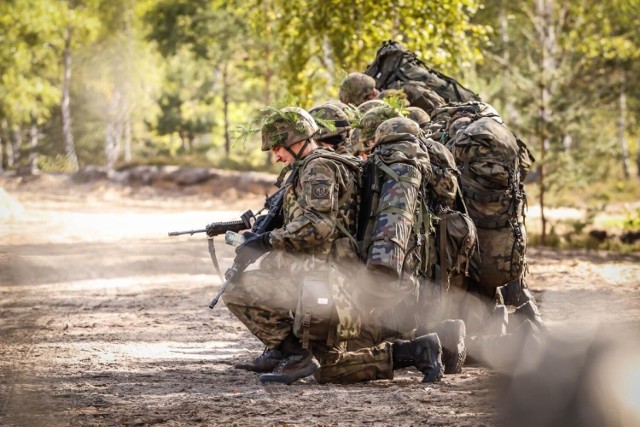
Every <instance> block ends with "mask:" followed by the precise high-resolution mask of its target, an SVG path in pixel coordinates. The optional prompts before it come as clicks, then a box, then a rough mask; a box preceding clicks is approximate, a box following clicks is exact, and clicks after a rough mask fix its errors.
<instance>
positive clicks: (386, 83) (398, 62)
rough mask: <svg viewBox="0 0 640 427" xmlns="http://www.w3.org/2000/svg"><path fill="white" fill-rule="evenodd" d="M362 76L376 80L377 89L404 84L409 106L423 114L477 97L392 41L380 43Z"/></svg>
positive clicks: (473, 99)
mask: <svg viewBox="0 0 640 427" xmlns="http://www.w3.org/2000/svg"><path fill="white" fill-rule="evenodd" d="M364 74H367V75H369V76H371V77H373V78H374V79H375V80H376V87H377V88H378V89H379V90H385V89H394V88H395V89H399V88H401V87H402V86H405V85H408V86H409V89H410V90H405V92H407V96H408V99H409V102H411V105H415V106H417V107H420V108H422V109H424V110H425V111H426V112H427V113H431V111H432V110H433V108H434V107H435V106H439V105H442V104H443V103H447V102H465V101H479V100H480V97H479V96H478V94H476V93H474V92H472V91H471V90H469V89H467V88H466V87H464V86H462V85H461V84H460V83H459V82H458V81H456V80H455V79H453V78H452V77H449V76H446V75H444V74H442V73H441V72H439V71H436V70H434V69H432V68H430V67H428V66H427V65H426V64H425V63H424V62H422V61H421V60H419V59H418V58H417V56H416V54H415V53H413V52H411V51H410V50H408V49H406V48H405V47H403V46H402V45H401V44H400V43H398V42H396V41H393V40H387V41H384V42H383V43H382V46H381V47H380V48H379V49H378V51H377V53H376V57H375V59H374V61H373V62H372V63H371V64H370V65H369V66H368V67H367V69H366V70H365V71H364ZM433 92H435V94H432V93H433ZM434 95H435V96H434ZM422 98H424V99H422Z"/></svg>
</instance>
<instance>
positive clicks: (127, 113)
mask: <svg viewBox="0 0 640 427" xmlns="http://www.w3.org/2000/svg"><path fill="white" fill-rule="evenodd" d="M132 19H133V18H132V10H131V5H128V6H127V11H126V19H125V36H126V44H127V47H126V53H125V55H126V57H125V75H124V82H123V85H122V86H123V87H122V90H123V102H122V103H123V106H122V107H123V120H122V122H123V123H122V128H123V129H122V134H123V137H124V160H125V161H126V162H131V159H132V157H133V156H132V149H131V110H132V109H131V93H130V92H131V73H132V68H133V67H132V66H131V62H132V60H133V34H132V30H131V21H132Z"/></svg>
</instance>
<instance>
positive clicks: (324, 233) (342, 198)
mask: <svg viewBox="0 0 640 427" xmlns="http://www.w3.org/2000/svg"><path fill="white" fill-rule="evenodd" d="M357 166H358V165H357V160H355V159H354V158H350V157H348V156H341V155H338V154H336V153H334V152H332V151H331V150H325V149H322V148H318V149H316V150H314V151H313V152H312V153H311V154H309V155H307V156H306V157H305V158H303V159H301V160H299V163H298V164H297V165H296V166H295V167H298V168H299V172H298V179H297V180H296V181H295V182H293V183H291V184H289V186H288V187H287V188H286V190H285V195H284V202H283V207H282V210H283V217H284V225H283V227H282V228H279V229H276V230H273V231H272V232H271V237H270V243H271V245H272V246H273V248H274V249H280V250H285V251H287V252H294V253H300V254H309V255H314V257H316V258H320V259H329V256H330V255H331V254H332V253H333V252H335V251H336V250H337V249H339V248H337V247H336V241H337V240H338V239H341V238H343V237H344V238H346V234H345V232H344V231H347V232H348V233H350V234H351V235H355V227H356V215H357V198H358V191H357V189H356V188H354V182H355V180H356V171H357ZM342 240H345V239H342ZM342 247H344V245H342ZM337 255H338V256H341V255H342V254H337Z"/></svg>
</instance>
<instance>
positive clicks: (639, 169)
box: [636, 136, 640, 178]
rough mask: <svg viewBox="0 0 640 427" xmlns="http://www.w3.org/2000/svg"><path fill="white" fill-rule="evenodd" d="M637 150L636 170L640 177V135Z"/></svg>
mask: <svg viewBox="0 0 640 427" xmlns="http://www.w3.org/2000/svg"><path fill="white" fill-rule="evenodd" d="M637 147H638V148H637V150H636V172H637V174H638V178H640V136H639V137H638V145H637Z"/></svg>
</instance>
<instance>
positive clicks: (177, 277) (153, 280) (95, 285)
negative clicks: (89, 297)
mask: <svg viewBox="0 0 640 427" xmlns="http://www.w3.org/2000/svg"><path fill="white" fill-rule="evenodd" d="M183 283H187V284H188V285H189V287H194V286H199V285H218V284H220V278H218V276H216V275H215V274H163V275H157V276H149V275H147V276H127V277H117V278H96V279H86V280H76V281H67V282H65V283H64V290H65V294H66V296H70V295H68V293H69V292H83V291H99V290H115V289H127V290H130V291H134V290H138V291H143V290H144V291H151V290H157V289H164V288H166V287H168V286H170V287H172V288H175V289H179V288H180V287H181V285H180V284H183ZM60 286H61V285H60V284H59V283H49V284H42V285H17V286H11V285H2V291H3V292H7V293H9V292H28V291H34V292H36V291H37V292H59V291H60Z"/></svg>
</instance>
